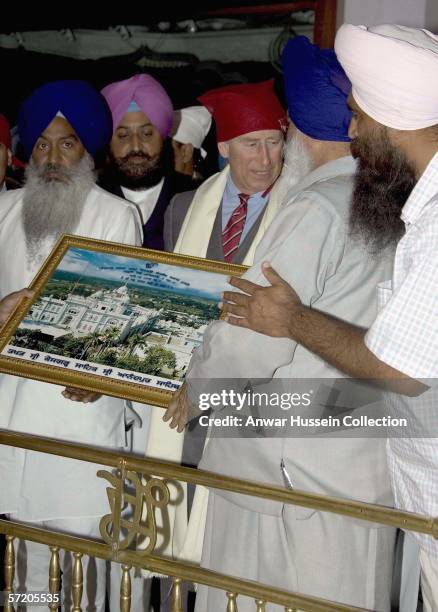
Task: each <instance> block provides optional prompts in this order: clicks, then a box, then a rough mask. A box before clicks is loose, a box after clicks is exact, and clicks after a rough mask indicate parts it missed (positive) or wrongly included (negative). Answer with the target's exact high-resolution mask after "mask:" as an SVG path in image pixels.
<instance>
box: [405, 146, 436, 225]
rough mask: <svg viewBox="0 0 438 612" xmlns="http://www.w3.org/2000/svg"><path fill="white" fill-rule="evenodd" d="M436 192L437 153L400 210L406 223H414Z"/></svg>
mask: <svg viewBox="0 0 438 612" xmlns="http://www.w3.org/2000/svg"><path fill="white" fill-rule="evenodd" d="M437 194H438V153H435V155H434V156H433V157H432V159H431V160H430V162H429V163H428V165H427V167H426V170H425V171H424V172H423V174H422V175H421V176H420V178H419V180H418V182H417V184H416V185H415V187H414V188H413V190H412V192H411V194H410V196H409V198H408V199H407V200H406V203H405V205H404V206H403V209H402V212H401V219H402V221H404V223H405V224H406V225H410V224H412V223H415V221H417V219H418V218H419V217H420V216H421V215H422V213H423V210H424V208H425V207H426V206H427V204H428V203H429V202H430V200H431V199H432V198H433V197H434V196H437Z"/></svg>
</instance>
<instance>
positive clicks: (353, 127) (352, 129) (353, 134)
mask: <svg viewBox="0 0 438 612" xmlns="http://www.w3.org/2000/svg"><path fill="white" fill-rule="evenodd" d="M357 136H358V134H357V119H356V117H352V118H351V120H350V125H349V126H348V137H349V138H351V140H354V139H355V138H357Z"/></svg>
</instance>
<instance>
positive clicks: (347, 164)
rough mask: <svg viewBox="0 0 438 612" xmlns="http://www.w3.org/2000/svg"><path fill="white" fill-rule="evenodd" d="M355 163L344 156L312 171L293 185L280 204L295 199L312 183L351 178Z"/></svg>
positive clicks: (348, 156) (349, 156) (347, 156)
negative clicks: (345, 177) (340, 177)
mask: <svg viewBox="0 0 438 612" xmlns="http://www.w3.org/2000/svg"><path fill="white" fill-rule="evenodd" d="M356 168H357V162H356V160H355V159H353V158H352V157H351V155H345V156H344V157H339V158H338V159H334V160H332V161H329V162H327V163H326V164H323V165H322V166H318V168H315V170H312V171H311V172H309V174H307V175H306V176H305V177H304V178H302V179H301V181H299V182H298V183H297V184H296V185H294V186H293V187H292V188H291V189H290V190H289V191H288V192H287V194H286V197H285V198H283V202H282V204H283V205H285V204H287V203H288V202H290V200H291V199H292V198H293V197H295V196H296V195H297V194H298V193H300V192H301V191H304V190H305V189H308V188H309V187H310V186H311V185H313V184H314V183H317V182H318V181H324V180H327V179H331V178H334V177H338V176H340V175H347V176H353V175H354V174H355V172H356Z"/></svg>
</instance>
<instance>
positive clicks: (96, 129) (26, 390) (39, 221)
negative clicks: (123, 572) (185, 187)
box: [0, 81, 141, 611]
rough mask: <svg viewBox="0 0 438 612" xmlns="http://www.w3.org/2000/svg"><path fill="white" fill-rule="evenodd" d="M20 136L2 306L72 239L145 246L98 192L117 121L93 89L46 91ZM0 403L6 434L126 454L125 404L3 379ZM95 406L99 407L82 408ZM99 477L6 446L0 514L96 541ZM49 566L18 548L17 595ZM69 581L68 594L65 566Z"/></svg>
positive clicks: (30, 104)
mask: <svg viewBox="0 0 438 612" xmlns="http://www.w3.org/2000/svg"><path fill="white" fill-rule="evenodd" d="M18 129H19V134H20V140H21V142H22V144H23V148H24V150H25V152H26V153H27V155H28V156H29V157H30V160H29V164H28V167H27V170H26V184H25V187H24V188H23V189H17V190H15V191H10V192H7V193H6V194H5V195H2V196H1V204H0V266H1V269H2V274H1V279H0V297H4V296H6V295H7V294H9V293H11V292H14V291H16V290H17V289H19V288H21V287H25V286H26V285H28V284H29V283H30V281H31V280H32V278H33V277H34V276H35V274H36V272H37V271H38V268H39V267H40V265H41V263H42V262H43V260H44V259H45V258H46V257H47V256H48V255H49V253H50V250H51V248H52V247H53V245H54V243H55V242H56V240H57V239H58V238H59V237H60V236H61V235H62V234H63V233H65V232H68V233H71V234H78V235H80V236H86V237H90V238H97V239H101V240H111V241H114V242H123V243H125V244H131V245H135V244H140V243H141V225H140V220H139V218H138V213H137V211H136V209H135V207H134V206H133V205H132V204H129V203H128V202H126V201H124V200H122V199H120V198H116V197H114V196H112V195H110V194H108V193H106V192H105V191H103V190H102V189H100V188H99V187H97V186H96V185H95V179H94V172H93V168H94V162H93V157H92V156H93V155H94V154H95V153H97V152H98V151H99V150H101V149H103V148H104V147H105V146H106V144H107V142H108V140H109V138H110V135H111V114H110V112H109V109H108V107H107V104H106V102H105V100H104V99H103V97H102V96H101V95H100V94H99V93H98V92H97V91H96V90H94V89H93V88H92V87H91V86H90V85H89V84H88V83H86V82H84V81H56V82H52V83H47V84H45V85H43V86H41V87H40V88H38V89H37V90H35V91H34V92H33V93H32V94H31V95H30V97H29V98H27V100H26V101H25V102H24V103H23V105H22V106H21V108H20V112H19V119H18ZM15 297H17V294H15ZM11 299H14V296H10V297H9V298H8V299H7V300H5V302H2V309H3V306H4V305H5V306H6V307H8V304H9V305H10V300H11ZM6 310H7V308H6ZM0 394H1V397H2V403H1V409H0V428H2V429H9V430H13V431H18V432H22V433H29V434H34V435H39V436H49V437H52V438H57V439H60V440H73V441H75V442H79V443H82V444H91V445H96V446H99V447H109V448H124V447H125V435H126V434H125V405H124V402H123V401H122V400H119V399H116V398H112V397H98V396H94V395H93V394H88V393H86V392H81V391H80V390H65V391H64V392H63V393H61V389H60V387H58V386H56V385H50V384H46V383H43V382H39V381H33V380H27V379H21V378H18V377H14V376H7V375H2V376H1V377H0ZM69 398H71V399H76V400H81V401H80V403H74V402H72V401H71V399H69ZM91 399H94V400H95V401H94V403H93V404H92V405H87V404H85V403H82V402H87V401H90V400H91ZM98 469H99V467H98V466H97V465H95V464H90V463H86V462H80V461H73V460H69V459H65V458H62V457H55V456H52V455H46V454H43V453H37V452H33V451H26V450H23V449H18V448H17V449H14V448H11V447H7V446H1V447H0V474H1V476H0V488H1V491H2V495H1V501H0V513H5V514H9V515H10V516H11V518H13V519H14V520H19V521H23V522H25V523H30V524H32V525H39V526H46V527H48V528H50V529H54V530H57V529H59V530H60V531H68V532H70V533H74V534H77V535H84V536H91V537H98V536H99V527H98V524H99V519H100V517H101V516H102V515H103V514H105V512H107V509H108V501H107V498H106V493H105V482H104V481H101V480H100V479H98V478H96V471H97V470H98ZM49 559H50V551H49V549H48V547H46V546H42V545H38V544H35V543H32V542H20V544H19V546H18V559H17V568H18V572H17V575H18V577H19V578H20V579H21V580H22V583H21V584H20V585H18V587H19V590H23V587H24V583H25V585H26V588H27V590H29V591H47V587H48V567H49ZM84 560H85V564H84V576H86V577H87V578H86V580H87V585H89V587H87V589H84V591H86V592H87V597H88V598H89V602H92V603H93V605H94V606H95V608H94V609H96V610H102V611H103V610H104V607H105V574H104V572H105V562H103V561H100V560H96V561H95V564H89V563H88V559H84ZM63 572H64V573H63V587H65V589H66V590H67V592H68V585H69V579H70V576H69V570H68V564H67V566H64V565H63ZM93 574H95V575H94V578H93ZM96 575H97V581H96ZM85 603H86V602H85ZM82 605H84V604H82ZM84 607H85V606H84Z"/></svg>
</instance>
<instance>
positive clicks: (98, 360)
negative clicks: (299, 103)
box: [0, 235, 247, 407]
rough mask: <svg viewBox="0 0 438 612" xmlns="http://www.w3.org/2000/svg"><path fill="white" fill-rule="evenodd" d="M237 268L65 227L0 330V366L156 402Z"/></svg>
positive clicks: (165, 397)
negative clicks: (24, 297) (28, 294)
mask: <svg viewBox="0 0 438 612" xmlns="http://www.w3.org/2000/svg"><path fill="white" fill-rule="evenodd" d="M246 269H247V268H246V267H245V266H241V265H235V264H228V263H226V262H220V261H213V260H208V259H202V258H199V257H191V256H186V255H177V254H174V253H167V252H164V251H154V250H150V249H143V248H139V247H131V246H126V245H122V244H117V243H113V242H105V241H102V240H93V239H88V238H81V237H78V236H71V235H65V236H63V237H62V238H61V239H60V240H59V241H58V242H57V244H56V245H55V247H54V249H53V251H52V252H51V254H50V255H49V257H48V258H47V260H46V261H45V263H44V264H43V266H42V268H41V270H40V271H39V273H38V274H37V276H36V277H35V279H34V280H33V282H32V284H31V286H30V288H31V289H33V290H34V291H35V295H34V297H33V298H32V299H31V300H29V299H27V300H24V301H23V302H22V303H20V304H19V305H18V307H17V308H16V310H15V311H14V313H13V314H12V315H11V317H10V318H9V319H8V321H7V322H6V323H5V325H4V326H3V327H2V328H1V330H0V372H5V373H8V374H13V375H15V376H21V377H24V378H33V379H37V380H42V381H45V382H49V383H54V384H57V385H63V386H69V387H77V388H81V389H87V390H89V391H94V392H96V393H101V394H104V395H112V396H116V397H122V398H125V399H130V400H134V401H139V402H143V403H148V404H153V405H156V406H162V407H166V406H167V405H168V403H169V401H170V398H171V396H172V393H173V392H174V391H175V390H176V389H177V388H178V387H179V386H180V384H181V382H182V379H183V376H184V372H185V368H186V367H187V365H188V361H189V360H190V355H191V353H192V352H193V350H194V348H196V346H197V345H199V344H200V342H201V341H202V335H203V331H204V330H205V327H206V325H207V324H208V323H209V322H210V321H213V320H216V319H219V318H220V311H219V309H218V308H217V301H219V299H220V293H221V292H222V291H223V290H225V289H226V288H227V287H228V284H227V278H228V277H229V276H230V275H233V276H240V275H241V274H242V273H243V272H244V271H245V270H246ZM221 277H223V278H221ZM214 309H216V310H214ZM134 334H136V336H135V339H133V338H134ZM43 349H46V350H43ZM123 365H125V366H127V367H122V366H123ZM148 372H149V373H148ZM153 372H158V374H157V373H153Z"/></svg>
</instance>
